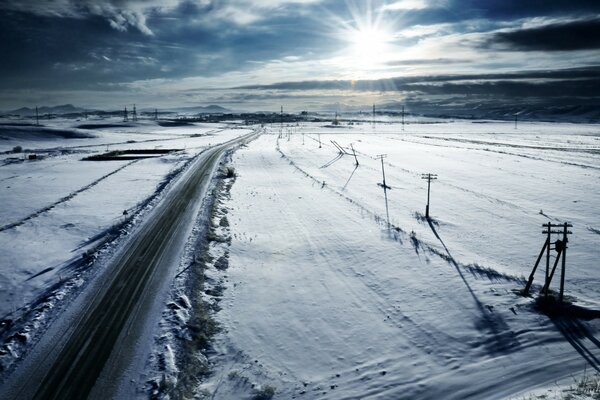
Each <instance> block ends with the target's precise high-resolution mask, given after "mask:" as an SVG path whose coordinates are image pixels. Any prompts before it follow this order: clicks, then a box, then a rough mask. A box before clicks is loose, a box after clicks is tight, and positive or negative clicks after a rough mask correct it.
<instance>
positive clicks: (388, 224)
mask: <svg viewBox="0 0 600 400" xmlns="http://www.w3.org/2000/svg"><path fill="white" fill-rule="evenodd" d="M383 197H384V198H385V217H386V218H387V226H388V229H390V209H389V206H388V198H387V188H386V187H384V188H383Z"/></svg>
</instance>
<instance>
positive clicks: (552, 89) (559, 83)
mask: <svg viewBox="0 0 600 400" xmlns="http://www.w3.org/2000/svg"><path fill="white" fill-rule="evenodd" d="M238 89H253V90H256V89H265V90H288V91H296V90H304V91H306V90H320V91H322V90H348V91H354V92H394V91H396V92H402V91H406V92H419V93H426V94H430V95H450V94H452V95H455V94H463V95H473V94H476V95H487V96H494V95H499V96H508V97H511V96H513V97H516V96H520V97H523V96H524V97H536V96H557V97H558V96H581V97H597V93H600V91H599V90H600V66H592V67H585V68H569V69H559V70H533V71H520V72H513V73H491V74H459V75H433V76H415V77H401V78H390V79H377V80H358V81H348V80H310V81H298V82H281V83H276V84H272V85H248V86H242V87H239V88H238Z"/></svg>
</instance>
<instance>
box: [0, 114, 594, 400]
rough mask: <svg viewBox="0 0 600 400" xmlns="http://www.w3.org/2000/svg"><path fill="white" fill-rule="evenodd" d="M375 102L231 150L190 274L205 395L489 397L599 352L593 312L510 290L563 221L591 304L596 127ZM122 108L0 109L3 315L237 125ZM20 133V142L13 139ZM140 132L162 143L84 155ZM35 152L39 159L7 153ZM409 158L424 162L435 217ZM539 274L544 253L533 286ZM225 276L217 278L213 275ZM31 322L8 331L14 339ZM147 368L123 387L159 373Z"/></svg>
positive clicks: (174, 314) (570, 273)
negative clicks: (212, 332)
mask: <svg viewBox="0 0 600 400" xmlns="http://www.w3.org/2000/svg"><path fill="white" fill-rule="evenodd" d="M365 118H366V117H365ZM382 121H383V122H381V121H380V122H379V123H377V124H376V125H372V124H370V123H368V122H367V121H365V122H362V123H354V124H353V125H348V124H346V122H344V121H343V122H342V125H341V126H339V127H337V128H336V129H330V128H326V127H324V125H323V124H317V123H304V124H301V125H299V126H293V127H292V126H290V127H284V129H283V134H284V135H282V137H281V138H278V134H279V125H278V124H275V125H274V126H273V127H271V128H270V129H269V130H268V131H267V134H264V135H262V136H261V137H260V138H258V139H257V140H255V141H253V142H251V143H250V144H248V145H247V146H245V147H243V148H241V149H240V150H238V151H237V152H236V153H235V154H234V156H233V164H234V166H235V169H236V172H237V175H238V177H237V179H236V180H235V183H234V184H233V186H232V188H231V192H230V197H229V196H227V198H223V199H221V200H220V201H221V203H220V204H221V206H222V207H224V208H225V209H226V216H227V220H228V226H226V227H224V226H221V227H217V228H216V230H215V232H216V234H217V235H221V236H227V237H231V243H230V244H229V245H228V244H227V241H222V242H218V243H212V244H211V245H210V246H209V255H210V256H211V257H212V258H213V259H214V260H213V261H212V265H210V266H208V268H207V270H206V275H205V277H204V278H206V281H205V287H204V288H205V292H207V293H205V295H204V296H203V298H204V300H205V301H206V302H208V303H210V305H211V308H214V309H218V310H220V311H218V312H216V314H215V315H214V318H215V319H216V320H217V322H218V323H219V325H220V327H221V331H220V333H219V334H218V335H217V336H216V338H215V339H214V341H213V343H212V351H211V353H210V354H208V356H209V358H208V362H209V363H210V365H211V366H212V374H211V376H210V377H209V378H208V379H207V380H206V381H205V382H203V383H202V384H201V387H199V388H198V389H199V390H198V393H199V395H200V396H202V394H203V393H204V394H205V395H206V396H207V397H208V398H215V399H232V398H235V399H243V398H256V396H257V395H258V394H260V393H263V394H265V396H266V395H268V394H269V393H270V390H271V388H275V398H281V399H288V398H310V399H320V398H323V399H342V398H343V399H354V398H356V399H358V398H373V399H398V398H432V399H433V398H436V399H437V398H445V399H453V398H455V399H463V398H489V399H494V398H506V397H511V396H513V397H514V396H519V395H521V394H523V393H528V392H530V391H531V390H532V389H535V388H540V387H541V388H546V387H548V385H550V384H551V383H553V382H555V381H560V380H564V379H566V378H568V377H570V375H577V374H579V373H581V372H582V371H583V370H584V369H585V368H587V369H589V368H592V367H593V368H600V366H599V365H598V364H599V363H598V361H597V360H598V359H600V346H599V345H598V339H596V337H597V336H598V332H599V329H600V322H599V321H598V319H592V320H589V321H586V320H581V319H577V318H554V319H551V318H549V317H548V316H546V315H544V314H543V313H541V312H540V311H538V310H537V309H536V308H535V307H534V304H533V299H531V298H526V297H521V296H518V295H517V294H515V289H521V288H522V287H523V286H524V282H523V278H524V277H527V276H528V274H529V273H530V271H531V268H532V267H533V263H534V262H535V259H536V257H537V255H538V253H539V251H540V249H541V246H542V244H543V241H544V239H545V238H544V236H543V235H542V233H541V231H542V224H543V223H547V222H548V221H551V222H553V223H561V222H565V221H568V222H571V223H572V224H573V228H571V230H572V231H573V234H572V235H570V238H569V240H570V241H569V249H568V251H567V277H566V293H567V294H568V295H569V296H572V297H573V298H574V299H575V302H576V304H578V305H581V306H584V307H587V308H588V309H592V310H600V297H599V293H598V290H597V288H598V287H599V284H600V273H599V272H598V268H597V260H598V258H599V256H600V248H599V247H598V239H599V236H598V235H599V234H600V212H599V211H600V209H599V208H598V204H600V179H599V178H600V126H597V125H584V124H551V123H519V125H518V128H517V129H515V128H514V125H513V124H512V123H502V122H494V121H458V122H454V121H452V122H444V121H442V120H425V119H422V120H418V121H416V120H415V119H411V120H410V122H411V123H410V124H406V125H405V126H404V127H402V125H401V124H400V123H399V120H398V118H395V117H389V118H386V119H385V120H382ZM118 122H119V121H118V120H116V119H115V120H104V121H93V123H99V124H104V125H105V126H104V127H94V129H91V128H90V129H85V128H82V127H81V126H80V124H83V123H84V122H82V121H80V122H77V123H74V121H72V120H62V119H58V120H53V121H52V122H51V123H49V125H51V126H49V127H48V129H56V130H61V131H64V132H71V133H72V134H68V133H64V134H62V135H50V136H49V134H44V133H43V132H44V131H43V130H40V129H39V128H36V127H19V129H16V130H15V129H12V128H10V127H6V126H2V127H1V128H2V129H0V136H2V140H0V152H4V153H2V154H0V203H1V204H2V207H1V208H0V250H1V251H0V289H1V290H0V315H3V316H11V318H12V315H14V314H15V313H17V314H18V311H17V310H20V309H22V308H27V307H28V306H29V305H31V304H32V302H34V301H35V299H36V298H38V297H39V296H40V295H41V294H43V293H44V292H45V291H46V290H48V289H49V288H53V287H54V286H53V285H54V284H55V283H56V282H60V281H63V280H70V281H71V282H72V284H73V285H83V284H84V283H85V282H83V281H82V278H81V277H78V276H77V274H75V273H74V272H73V270H72V269H69V268H68V267H69V265H71V264H72V263H74V262H77V260H81V258H82V256H85V255H86V252H87V251H92V252H93V251H96V250H97V249H96V248H95V245H96V244H98V243H101V242H102V240H103V238H105V237H107V235H108V233H109V232H110V231H111V229H112V228H113V227H115V226H120V225H119V224H120V223H122V222H123V221H125V220H126V219H127V221H130V220H129V219H128V218H129V217H131V216H132V215H135V216H136V217H135V218H133V219H132V220H131V221H130V222H131V223H132V224H135V223H136V221H138V220H141V219H143V218H144V216H145V214H144V210H146V209H148V208H151V207H152V206H153V204H154V203H152V202H151V201H150V202H149V200H148V199H151V198H152V196H154V195H157V196H160V193H161V192H160V189H161V188H162V187H163V186H164V184H166V183H168V182H169V180H170V179H172V178H173V176H174V174H176V172H177V171H178V170H179V169H180V168H182V167H183V166H184V165H186V163H187V162H188V161H189V160H191V159H193V158H194V157H195V156H196V155H198V154H199V153H200V152H202V151H203V150H204V149H206V148H207V146H209V145H211V144H216V143H220V142H224V141H227V140H230V139H232V138H234V137H237V136H239V135H241V134H243V133H246V132H247V130H244V129H239V128H238V127H237V126H232V125H228V124H194V125H185V126H170V127H164V126H158V125H156V124H155V123H154V122H151V121H142V122H140V123H137V124H129V125H128V126H118V125H119V123H118ZM417 122H419V123H417ZM90 123H92V122H90ZM44 129H46V128H44ZM287 132H292V133H291V135H290V136H285V134H286V133H287ZM75 136H85V137H79V138H74V137H75ZM319 138H320V140H321V142H322V146H321V147H319V143H318V140H319ZM332 140H333V141H335V142H337V143H339V144H340V145H341V146H343V147H344V148H347V149H349V148H350V145H352V147H353V148H354V149H355V150H356V152H357V157H358V161H359V166H358V167H356V166H355V162H354V157H353V156H351V155H344V156H342V157H338V156H337V150H336V149H335V147H334V146H333V144H332V143H331V141H332ZM15 146H22V147H23V149H24V150H25V151H24V154H19V153H12V149H13V148H14V147H15ZM155 148H163V149H179V151H177V152H174V153H170V154H168V155H164V156H160V157H155V158H147V159H141V160H136V161H133V162H132V161H106V162H89V161H81V159H82V158H84V157H86V156H89V155H93V154H101V153H104V152H106V151H111V150H117V149H118V150H124V149H155ZM31 152H35V153H36V154H38V155H39V156H40V159H38V160H23V156H24V155H26V154H29V153H31ZM379 154H386V155H387V156H386V158H385V159H384V165H385V171H386V183H387V184H388V185H390V186H391V187H392V189H391V190H388V191H387V193H384V192H383V190H382V189H381V187H380V186H378V185H377V183H379V182H381V161H380V160H379V159H378V158H377V155H379ZM423 173H434V174H437V175H438V179H437V180H435V181H434V182H432V187H431V217H432V218H431V223H429V222H428V221H427V219H425V218H424V216H423V214H424V208H425V201H426V196H427V193H426V182H425V181H424V180H422V179H421V174H423ZM386 196H387V200H386ZM124 210H126V211H127V213H126V214H125V215H124V213H123V211H124ZM224 215H225V211H224V210H223V209H221V211H220V214H218V215H217V217H218V218H222V217H223V216H224ZM202 221H204V220H203V219H202V218H199V219H198V220H197V222H196V224H197V225H198V224H200V223H202ZM218 223H219V221H216V220H215V221H213V225H218ZM128 229H129V228H128ZM201 231H202V227H200V226H196V227H195V229H194V231H193V233H192V234H191V235H190V237H189V238H188V244H187V245H186V251H185V252H184V254H183V256H181V257H182V259H181V260H180V264H179V266H180V269H183V268H185V266H186V265H188V264H189V263H190V260H191V259H192V258H193V257H195V256H196V255H195V251H196V250H197V249H196V247H195V246H196V245H197V243H196V241H197V240H199V239H198V237H199V232H201ZM116 246H118V243H117V244H116ZM102 251H108V252H110V251H118V249H116V248H110V249H105V250H102ZM105 256H106V257H107V258H108V257H109V256H110V254H107V255H105ZM102 257H103V255H102V254H100V261H102V259H103V258H102ZM222 257H225V258H224V259H225V261H224V262H222V263H221V262H220V261H219V260H221V259H222ZM227 257H228V260H227ZM553 257H554V256H553ZM100 264H102V263H101V262H100ZM217 264H218V265H217ZM97 267H98V268H100V266H97ZM542 267H543V266H542ZM63 274H64V275H63ZM185 277H186V275H178V276H177V277H175V278H173V282H172V293H171V295H170V296H169V297H168V298H169V299H171V300H172V301H174V302H176V303H177V306H176V307H175V306H173V307H169V305H168V304H165V305H164V306H165V307H166V309H167V310H168V311H169V312H167V313H165V314H164V316H166V317H165V318H166V319H163V321H161V323H160V326H158V327H157V330H156V332H154V335H155V338H154V341H155V344H156V343H158V346H159V350H160V351H162V353H161V354H158V355H157V354H154V355H153V357H155V358H154V359H151V360H150V361H149V363H150V364H152V365H153V366H154V367H156V365H159V364H160V365H161V367H160V368H163V372H164V374H165V376H171V377H174V376H176V375H177V373H178V371H180V367H181V366H179V365H176V362H177V359H178V357H177V355H178V354H177V352H178V351H179V349H177V348H176V347H175V345H176V340H174V338H175V337H176V336H177V335H178V334H179V333H181V332H179V331H178V330H177V329H178V327H181V326H183V325H185V324H186V321H188V320H189V318H190V313H191V310H192V308H190V301H191V300H190V299H189V298H188V297H187V295H189V293H188V294H186V287H187V286H188V284H189V282H185V281H184V279H185ZM542 277H543V268H540V270H539V271H538V273H537V275H536V280H535V283H536V284H537V285H539V284H540V282H541V280H542ZM557 280H558V276H557V277H555V281H554V283H553V288H554V289H556V288H557ZM221 285H223V286H224V289H225V290H224V291H223V292H222V294H221V293H219V295H218V296H215V295H212V294H210V293H208V291H213V292H214V291H215V290H216V289H219V291H220V290H221ZM538 290H539V286H535V287H534V292H535V293H537V291H538ZM67 292H68V288H63V289H60V290H57V291H56V293H55V294H54V297H53V298H52V299H51V300H49V301H55V302H60V301H61V299H62V298H67V299H68V293H67ZM163 297H164V298H165V299H166V298H167V296H163ZM163 297H161V299H162V298H163ZM213 305H215V307H212V306H213ZM155 308H157V309H159V310H160V309H161V307H155ZM154 317H155V318H154V320H157V319H158V318H156V316H154ZM36 318H38V319H39V320H40V321H41V320H43V319H44V318H45V316H44V314H43V311H40V313H38V314H37V317H36ZM157 325H158V324H157ZM35 328H36V325H35V324H34V325H27V326H25V327H24V329H23V330H22V334H23V335H24V337H25V341H26V342H29V341H30V340H31V338H32V337H35V334H36V332H35ZM144 340H145V341H144V343H146V342H149V341H150V340H147V338H146V339H144ZM5 350H6V351H7V352H9V353H12V357H13V358H18V357H19V353H20V351H21V348H20V347H19V346H18V345H17V344H16V342H15V341H12V342H10V343H8V344H7V345H6V346H4V348H3V352H4V351H5ZM197 357H198V358H199V359H202V362H203V363H204V361H205V360H204V358H203V357H204V356H203V355H200V354H198V355H197ZM144 361H145V360H139V359H137V361H136V366H140V365H141V366H143V365H145V364H144ZM154 372H155V371H148V372H147V373H146V374H141V376H142V377H144V378H146V380H144V379H141V380H140V381H139V382H138V385H139V386H143V385H144V384H145V383H146V382H149V381H151V380H152V379H154V378H158V379H160V377H158V376H155V375H154ZM128 374H129V375H128V376H136V371H129V372H128ZM569 379H570V378H569ZM132 385H134V383H132ZM144 393H145V392H144ZM138 394H139V393H138Z"/></svg>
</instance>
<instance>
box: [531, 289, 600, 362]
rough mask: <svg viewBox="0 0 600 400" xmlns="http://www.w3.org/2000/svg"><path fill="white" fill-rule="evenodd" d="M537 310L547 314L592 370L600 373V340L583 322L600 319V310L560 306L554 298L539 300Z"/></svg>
mask: <svg viewBox="0 0 600 400" xmlns="http://www.w3.org/2000/svg"><path fill="white" fill-rule="evenodd" d="M536 308H537V309H538V310H539V311H541V312H543V313H544V314H546V315H547V316H548V318H550V321H552V323H553V324H554V326H556V329H558V331H559V332H560V333H561V334H562V335H563V336H564V338H565V339H566V340H567V342H569V344H570V345H571V346H572V347H573V348H574V349H575V351H577V352H578V353H579V354H580V355H581V357H582V358H583V359H584V360H586V361H587V362H588V363H589V364H590V366H591V367H592V368H594V369H595V370H596V371H598V372H600V340H599V339H597V338H596V337H595V336H594V334H593V332H591V331H590V329H589V327H588V326H587V325H586V324H585V323H584V322H582V320H584V321H589V320H593V319H600V310H592V309H589V308H586V307H581V306H578V305H574V304H570V303H567V304H560V303H557V302H556V301H554V300H553V298H552V297H550V298H548V299H545V298H544V297H540V298H538V300H537V301H536Z"/></svg>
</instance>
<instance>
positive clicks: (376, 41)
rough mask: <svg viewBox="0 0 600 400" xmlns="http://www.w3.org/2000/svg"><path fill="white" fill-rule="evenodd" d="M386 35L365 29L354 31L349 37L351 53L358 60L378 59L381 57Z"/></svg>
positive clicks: (386, 38) (375, 30) (387, 39)
mask: <svg viewBox="0 0 600 400" xmlns="http://www.w3.org/2000/svg"><path fill="white" fill-rule="evenodd" d="M388 41H389V37H388V35H387V34H386V33H385V32H383V31H381V30H378V29H374V28H365V29H360V30H356V31H355V32H353V34H352V37H351V43H352V52H353V53H354V55H355V56H356V57H359V58H363V57H365V58H370V59H373V58H375V59H379V58H380V57H381V56H383V52H384V51H385V47H386V43H387V42H388Z"/></svg>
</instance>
